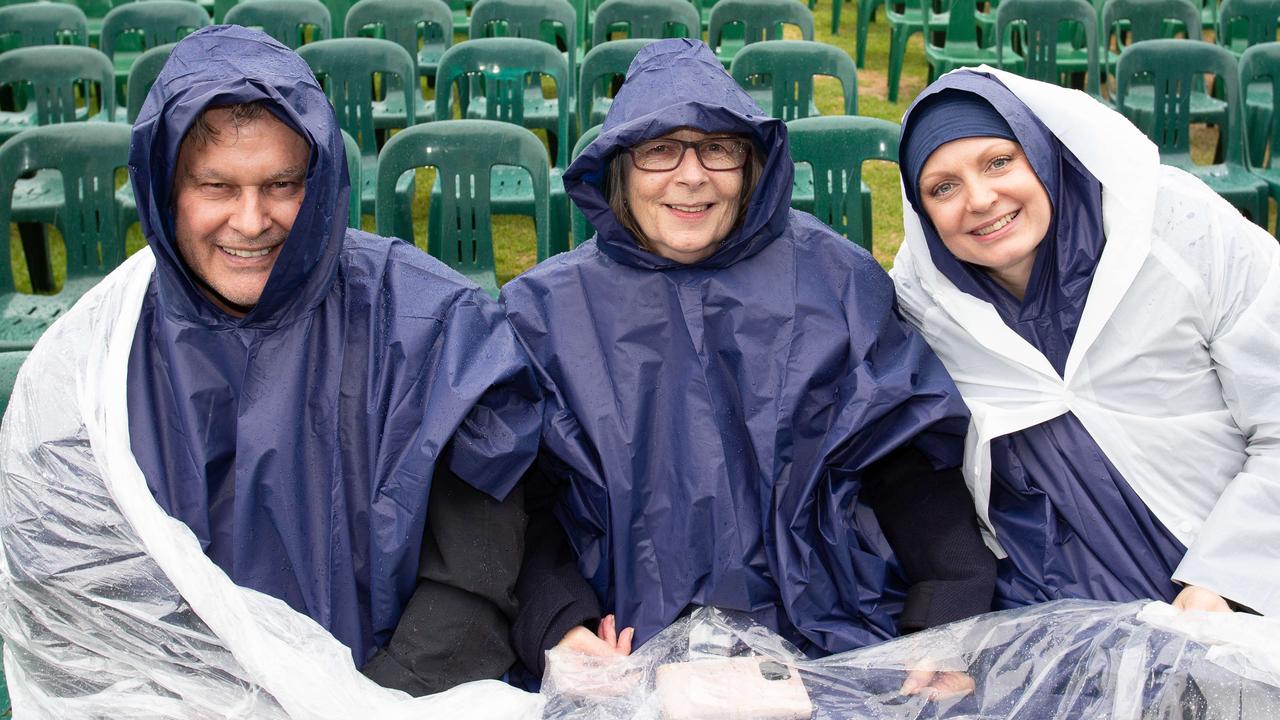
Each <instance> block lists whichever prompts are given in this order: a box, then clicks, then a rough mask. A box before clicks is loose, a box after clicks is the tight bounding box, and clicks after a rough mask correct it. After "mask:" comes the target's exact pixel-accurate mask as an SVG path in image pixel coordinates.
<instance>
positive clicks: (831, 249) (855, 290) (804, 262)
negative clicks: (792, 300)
mask: <svg viewBox="0 0 1280 720" xmlns="http://www.w3.org/2000/svg"><path fill="white" fill-rule="evenodd" d="M780 239H781V240H784V241H789V242H790V243H791V244H792V246H793V247H794V248H795V251H796V253H797V258H796V272H797V273H798V274H799V275H800V276H801V279H802V280H804V282H802V283H800V284H799V287H800V288H806V287H808V288H813V287H814V286H815V282H814V281H815V280H821V281H822V282H821V283H818V284H819V285H821V286H825V287H827V288H830V289H831V290H832V291H834V292H836V293H837V294H839V295H841V296H844V297H846V298H847V299H849V300H851V301H856V302H857V303H859V304H860V305H864V306H868V305H888V304H892V302H893V282H892V281H891V280H890V279H889V274H888V273H887V272H886V271H885V269H884V268H882V267H880V263H879V262H877V261H876V259H875V257H873V256H872V255H871V253H869V252H867V251H866V250H865V249H863V248H862V247H861V246H859V245H858V244H857V243H854V242H853V241H851V240H849V239H848V238H846V237H844V236H842V235H839V234H837V233H836V232H835V231H834V230H832V229H831V228H830V227H827V225H826V224H824V223H823V222H822V221H820V220H818V219H817V218H816V217H814V216H812V215H810V214H809V213H807V212H802V211H800V210H792V211H791V218H790V223H789V232H787V233H786V234H784V235H783V237H782V238H780Z"/></svg>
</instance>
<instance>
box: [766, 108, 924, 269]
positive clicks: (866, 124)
mask: <svg viewBox="0 0 1280 720" xmlns="http://www.w3.org/2000/svg"><path fill="white" fill-rule="evenodd" d="M898 133H899V128H898V125H897V124H896V123H891V122H889V121H887V120H880V119H878V118H869V117H857V116H852V115H824V116H820V117H809V118H800V119H799V120H792V121H791V122H788V123H787V137H788V140H789V141H790V145H791V159H792V161H794V162H795V164H796V183H795V186H794V188H793V192H792V195H791V207H793V208H795V209H797V210H803V211H805V212H808V213H811V214H813V215H814V216H815V217H817V218H818V219H819V220H821V221H822V222H824V223H826V224H827V225H828V226H830V227H831V229H832V230H835V231H836V232H838V233H840V234H841V235H843V236H845V237H847V238H849V239H850V240H852V241H853V242H855V243H857V244H858V245H861V246H862V247H864V248H866V250H867V251H868V252H870V251H871V190H870V188H868V187H867V184H866V183H864V182H863V181H862V164H863V163H864V162H866V161H868V160H888V161H890V162H895V163H896V162H898ZM802 169H803V172H802Z"/></svg>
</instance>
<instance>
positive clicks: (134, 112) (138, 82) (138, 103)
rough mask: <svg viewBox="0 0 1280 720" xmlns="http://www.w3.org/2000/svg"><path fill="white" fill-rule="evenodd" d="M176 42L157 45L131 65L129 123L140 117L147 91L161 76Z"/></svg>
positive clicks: (127, 109)
mask: <svg viewBox="0 0 1280 720" xmlns="http://www.w3.org/2000/svg"><path fill="white" fill-rule="evenodd" d="M173 46H174V43H166V44H164V45H157V46H156V47H153V48H151V49H150V50H148V51H146V52H144V53H142V54H141V55H139V56H138V58H137V59H136V60H134V61H133V65H130V66H129V84H128V86H127V87H128V97H127V98H126V105H125V117H126V118H127V119H128V121H129V124H133V121H134V120H137V119H138V113H139V112H141V110H142V103H144V102H146V100H147V93H149V92H151V86H152V85H154V84H155V82H156V78H157V77H159V76H160V70H161V69H162V68H163V67H164V64H165V63H166V62H168V61H169V53H171V52H173Z"/></svg>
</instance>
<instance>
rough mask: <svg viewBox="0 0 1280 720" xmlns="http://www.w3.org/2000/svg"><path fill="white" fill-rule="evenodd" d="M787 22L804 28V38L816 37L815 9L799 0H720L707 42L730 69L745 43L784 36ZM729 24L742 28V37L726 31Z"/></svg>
mask: <svg viewBox="0 0 1280 720" xmlns="http://www.w3.org/2000/svg"><path fill="white" fill-rule="evenodd" d="M785 25H795V26H796V27H798V28H800V35H801V39H803V40H812V39H813V13H812V12H810V11H809V8H807V7H805V6H804V5H801V4H800V3H798V2H796V0H719V1H718V2H716V4H715V5H714V6H713V7H712V8H711V20H710V22H709V24H708V25H707V45H709V46H711V49H712V50H714V51H715V53H716V57H718V58H720V62H721V63H723V64H724V66H725V68H726V69H727V68H728V67H729V65H730V64H731V63H732V62H733V56H734V55H736V54H738V51H739V50H741V49H742V48H743V47H745V46H747V45H750V44H751V43H755V42H760V41H762V40H781V39H783V38H782V29H783V26H785ZM729 26H739V27H740V28H741V31H742V39H741V40H740V41H739V40H736V39H731V37H730V36H729V35H728V34H726V32H725V31H726V28H728V27H729Z"/></svg>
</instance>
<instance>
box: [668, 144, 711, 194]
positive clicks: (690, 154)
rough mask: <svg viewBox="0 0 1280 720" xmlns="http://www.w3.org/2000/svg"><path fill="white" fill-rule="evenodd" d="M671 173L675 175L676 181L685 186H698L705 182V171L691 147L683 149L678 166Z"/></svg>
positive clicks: (696, 153)
mask: <svg viewBox="0 0 1280 720" xmlns="http://www.w3.org/2000/svg"><path fill="white" fill-rule="evenodd" d="M672 172H674V173H675V178H676V181H677V182H679V183H682V184H685V185H691V186H698V185H701V184H703V183H705V182H706V181H707V169H706V168H704V167H702V161H700V160H698V152H697V151H696V150H694V149H693V148H691V147H686V148H685V149H684V155H682V156H681V157H680V164H679V165H677V166H676V169H675V170H673V171H672Z"/></svg>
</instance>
